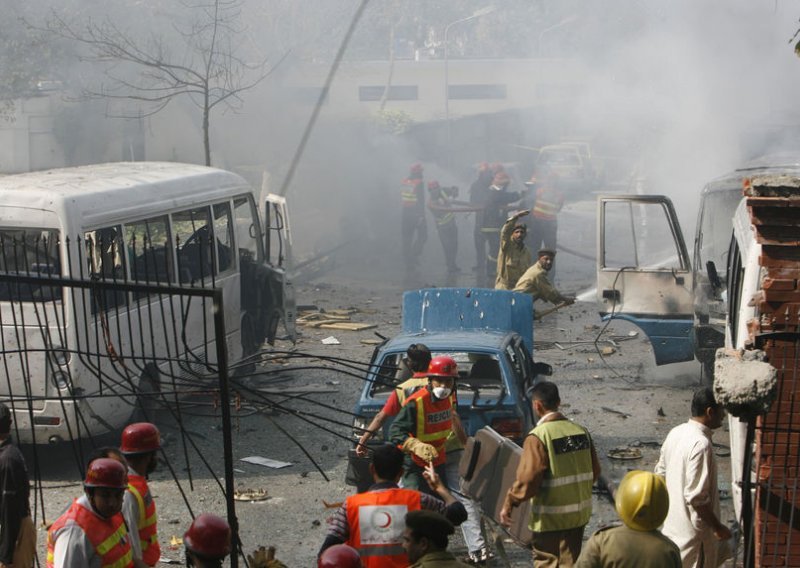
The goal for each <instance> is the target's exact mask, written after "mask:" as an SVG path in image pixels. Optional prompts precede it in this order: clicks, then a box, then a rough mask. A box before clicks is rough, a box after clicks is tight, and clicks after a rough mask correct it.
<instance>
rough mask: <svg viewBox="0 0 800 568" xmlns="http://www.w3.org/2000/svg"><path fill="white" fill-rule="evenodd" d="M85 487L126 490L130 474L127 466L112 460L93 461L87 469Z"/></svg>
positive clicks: (98, 459)
mask: <svg viewBox="0 0 800 568" xmlns="http://www.w3.org/2000/svg"><path fill="white" fill-rule="evenodd" d="M83 486H84V487H108V488H110V489H126V488H127V487H128V472H127V471H125V466H124V465H122V464H121V463H119V462H118V461H117V460H114V459H111V458H97V459H96V460H92V463H90V464H89V467H88V468H86V479H85V480H84V481H83Z"/></svg>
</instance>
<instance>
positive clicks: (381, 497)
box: [345, 488, 422, 568]
mask: <svg viewBox="0 0 800 568" xmlns="http://www.w3.org/2000/svg"><path fill="white" fill-rule="evenodd" d="M345 508H346V510H347V524H348V526H349V527H350V537H349V538H348V539H347V544H348V545H350V546H352V547H353V548H355V549H356V550H358V553H359V554H360V555H361V562H362V564H363V565H364V566H365V568H405V567H406V566H408V556H407V555H406V551H405V550H404V549H403V530H404V529H405V518H406V513H408V512H409V511H417V510H419V509H421V508H422V505H421V503H420V493H419V491H414V490H413V489H400V488H392V489H382V490H379V491H367V492H366V493H357V494H355V495H351V496H350V497H348V498H347V500H346V501H345Z"/></svg>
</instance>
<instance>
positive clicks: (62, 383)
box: [52, 371, 70, 390]
mask: <svg viewBox="0 0 800 568" xmlns="http://www.w3.org/2000/svg"><path fill="white" fill-rule="evenodd" d="M52 379H53V384H54V385H55V386H56V388H57V389H59V390H64V389H66V388H69V387H70V380H69V375H67V374H66V373H65V372H64V371H56V372H55V373H53V375H52Z"/></svg>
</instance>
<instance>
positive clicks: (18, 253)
mask: <svg viewBox="0 0 800 568" xmlns="http://www.w3.org/2000/svg"><path fill="white" fill-rule="evenodd" d="M59 245H60V243H59V241H58V231H57V230H54V229H8V228H5V229H4V228H0V272H5V273H9V274H21V275H26V276H27V275H32V276H61V255H60V254H59ZM0 300H3V301H9V300H10V301H17V302H48V301H53V300H61V288H59V287H54V286H38V285H35V284H21V283H10V282H8V283H2V284H0Z"/></svg>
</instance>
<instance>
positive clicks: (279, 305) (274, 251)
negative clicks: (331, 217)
mask: <svg viewBox="0 0 800 568" xmlns="http://www.w3.org/2000/svg"><path fill="white" fill-rule="evenodd" d="M263 226H264V251H265V254H266V258H265V260H266V266H267V269H268V270H269V282H270V289H271V292H272V305H273V313H272V314H271V315H270V322H269V324H268V330H267V338H268V340H270V343H271V342H272V340H274V337H275V330H276V328H277V325H278V322H279V321H283V323H284V326H285V328H286V333H287V335H288V336H289V338H291V339H292V341H294V339H295V338H296V336H297V330H296V327H295V319H296V301H295V292H294V285H293V284H292V282H291V280H290V279H289V271H290V270H291V267H292V234H291V231H290V227H289V211H288V208H287V206H286V198H285V197H282V196H280V195H274V194H272V193H270V194H268V195H267V197H266V203H265V206H264V224H263Z"/></svg>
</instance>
